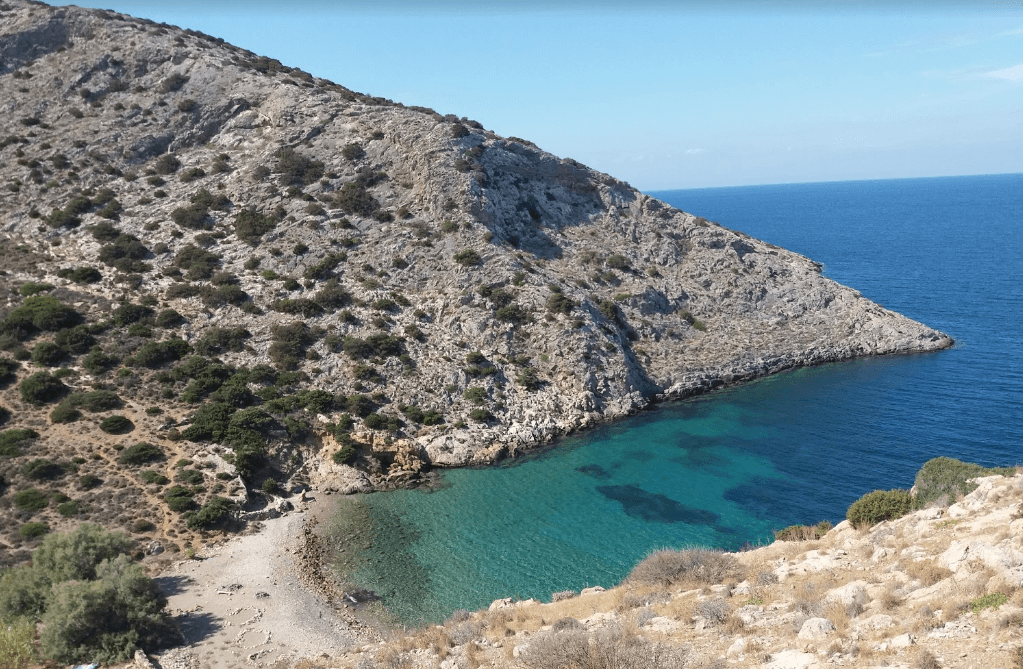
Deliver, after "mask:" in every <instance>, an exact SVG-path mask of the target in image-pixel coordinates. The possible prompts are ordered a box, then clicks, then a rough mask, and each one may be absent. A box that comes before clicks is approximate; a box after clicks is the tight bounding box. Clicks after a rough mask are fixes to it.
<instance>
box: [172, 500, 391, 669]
mask: <svg viewBox="0 0 1023 669" xmlns="http://www.w3.org/2000/svg"><path fill="white" fill-rule="evenodd" d="M291 501H292V502H293V503H294V504H295V507H296V508H295V510H294V511H291V512H289V513H288V514H287V515H284V516H282V517H280V518H274V519H270V520H267V521H264V523H263V527H262V529H260V530H259V531H258V532H255V533H253V534H249V535H246V536H242V537H237V538H233V539H231V540H229V541H227V542H224V543H221V544H218V545H204V546H203V548H202V550H200V551H198V554H197V557H198V558H199V559H195V560H182V561H179V562H175V563H174V564H172V565H171V566H170V567H169V568H168V569H166V570H165V571H164V572H163V573H162V574H161V575H160V576H159V577H157V579H156V580H157V582H158V583H159V584H160V586H161V588H163V590H164V592H165V593H166V594H167V596H168V610H169V611H170V612H171V614H172V615H174V617H175V620H176V622H177V623H178V626H179V627H180V629H181V631H182V633H183V634H184V636H185V641H186V646H183V647H180V648H176V649H172V650H170V651H167V652H165V653H163V654H161V655H160V656H158V657H157V658H155V659H156V660H157V663H158V664H159V666H160V667H162V669H199V668H200V667H201V668H202V669H231V668H233V667H253V666H269V665H272V664H273V663H275V662H276V661H278V660H280V659H289V658H292V659H297V658H307V657H317V656H321V655H322V654H324V653H326V654H327V655H330V656H335V655H337V654H338V653H340V652H342V651H344V650H346V649H351V648H354V647H358V646H362V645H365V644H367V643H372V642H375V641H377V640H378V636H377V634H376V633H375V632H374V630H373V629H372V628H370V627H367V626H366V625H364V624H363V623H362V622H360V620H359V618H362V617H363V616H362V614H361V613H359V618H357V617H356V613H357V612H356V611H355V610H354V609H352V608H349V606H350V605H348V604H346V602H345V600H344V599H343V598H342V597H340V593H337V592H333V589H332V588H331V587H330V583H329V582H327V581H326V580H325V579H323V578H321V577H318V572H319V567H320V564H321V562H322V560H323V558H324V555H323V551H322V549H321V548H320V547H321V546H322V543H321V542H320V541H319V539H318V536H317V535H316V532H315V527H316V525H317V524H318V522H319V519H320V518H322V517H324V516H325V515H326V514H327V513H329V510H330V509H331V508H332V505H331V504H330V497H328V496H324V497H323V498H322V499H313V498H312V497H307V499H306V500H302V499H301V497H300V496H296V497H295V498H294V499H293V500H291Z"/></svg>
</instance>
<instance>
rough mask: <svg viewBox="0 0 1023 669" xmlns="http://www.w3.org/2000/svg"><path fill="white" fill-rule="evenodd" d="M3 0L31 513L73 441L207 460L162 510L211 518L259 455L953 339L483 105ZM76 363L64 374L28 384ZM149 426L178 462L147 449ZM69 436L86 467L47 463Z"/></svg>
mask: <svg viewBox="0 0 1023 669" xmlns="http://www.w3.org/2000/svg"><path fill="white" fill-rule="evenodd" d="M0 26H2V34H0V109H2V111H3V116H2V121H0V124H2V125H3V128H2V130H0V137H2V138H3V139H2V140H0V147H2V153H0V157H2V161H0V170H2V174H0V181H2V182H3V184H2V187H3V188H4V189H5V191H4V192H5V197H3V198H2V199H0V225H2V229H3V236H4V238H5V239H4V241H3V248H2V250H0V254H2V259H3V270H4V272H5V273H4V275H3V281H4V282H5V283H6V284H7V285H8V286H9V287H10V288H11V292H10V294H9V296H8V298H7V303H6V305H3V308H4V309H5V314H6V315H5V317H4V320H3V321H2V323H0V346H2V347H3V348H4V349H6V350H7V351H8V352H9V355H10V356H11V358H15V359H17V360H21V361H23V364H20V365H19V364H15V363H14V362H13V361H12V360H11V358H5V360H6V361H7V362H5V363H4V365H5V369H7V370H8V371H10V374H9V375H8V379H7V383H8V388H7V390H6V391H4V392H3V394H2V396H0V401H2V403H3V405H4V406H6V407H8V408H9V409H10V410H11V413H12V414H13V418H12V419H11V420H10V422H9V425H7V426H6V427H18V428H31V429H33V430H34V431H35V432H36V433H38V434H39V436H38V437H36V438H26V439H21V440H16V441H18V444H20V445H16V446H15V447H12V448H10V449H8V452H7V454H6V455H5V456H4V457H3V459H2V461H0V473H2V475H3V476H4V478H5V480H6V481H7V487H8V488H10V490H9V493H8V494H7V495H4V496H2V497H0V505H4V508H5V509H6V510H10V511H11V512H12V513H15V511H14V506H16V505H14V506H12V502H11V501H10V498H11V497H12V494H13V493H15V492H18V491H24V490H25V489H27V488H29V487H30V486H33V485H37V487H38V485H41V484H36V483H34V482H36V481H40V480H44V481H49V482H48V483H46V485H48V486H50V488H51V492H52V495H51V499H52V498H55V497H56V498H59V497H60V496H61V495H63V496H64V497H73V496H75V495H77V496H78V497H83V494H79V493H74V492H72V491H74V490H78V489H81V485H80V484H79V486H78V487H77V488H76V487H75V486H74V485H72V482H71V478H70V474H71V473H77V474H79V475H80V476H90V475H92V476H98V477H99V478H100V479H103V478H104V477H106V479H108V481H107V483H108V485H109V481H118V482H119V484H116V485H115V487H116V488H117V489H118V491H119V492H118V493H117V494H118V495H122V497H123V499H121V498H118V497H117V495H113V498H116V499H120V500H121V501H114V500H113V499H112V498H111V495H112V493H110V492H109V491H106V492H105V493H104V494H106V495H107V498H104V499H103V500H96V501H94V502H92V504H93V508H96V506H98V505H99V504H100V503H101V501H102V504H104V505H106V506H108V507H111V506H113V507H116V506H117V505H118V504H120V505H121V506H122V507H130V506H132V505H135V504H138V503H140V502H141V501H145V502H146V503H147V504H152V503H153V502H154V501H156V500H159V499H161V498H162V499H166V498H167V489H166V488H164V487H163V486H164V485H166V484H165V483H158V481H159V480H161V479H160V478H158V477H163V478H168V479H169V478H177V479H179V480H180V481H181V482H182V483H187V484H188V485H189V486H191V488H188V486H183V487H185V488H188V490H186V492H189V491H190V492H191V495H192V497H189V500H192V499H193V498H194V501H192V502H190V503H189V504H184V503H181V504H177V505H176V506H177V507H178V508H177V509H175V510H170V509H168V510H165V511H164V513H163V516H162V519H158V520H159V522H156V521H154V522H155V524H156V526H157V529H156V530H153V529H149V530H136V531H148V532H157V533H164V534H161V536H167V535H166V534H165V533H166V532H167V530H168V529H169V530H170V531H172V532H175V533H185V534H186V535H187V530H186V529H185V527H184V525H183V520H184V519H187V518H189V517H190V516H188V517H181V516H179V515H177V511H179V510H187V509H188V508H189V507H190V506H191V507H193V509H194V508H195V507H197V505H198V503H199V502H208V501H209V500H210V495H213V494H220V493H223V494H225V495H229V501H233V502H236V503H241V502H243V501H244V500H245V499H246V498H247V496H248V495H249V494H250V493H251V490H250V488H251V487H252V484H256V485H262V487H263V489H264V490H265V491H267V492H268V493H271V492H273V490H274V489H275V486H276V485H278V482H284V481H290V482H291V483H292V484H300V483H302V482H309V481H311V480H317V481H321V482H323V481H328V482H329V481H332V480H337V481H338V483H337V486H338V487H339V488H341V489H343V490H366V489H370V488H371V487H374V486H377V487H379V486H385V485H393V484H404V483H406V482H408V481H409V480H410V479H412V480H414V479H416V478H417V477H418V476H420V473H421V472H422V471H424V470H425V469H426V468H428V467H429V466H430V465H434V466H458V465H464V464H467V463H473V462H488V461H493V460H495V459H497V458H499V457H503V456H504V455H507V454H514V453H515V452H516V451H518V450H520V449H524V448H529V447H533V446H536V445H539V444H542V443H545V442H548V441H550V440H551V439H553V438H556V437H558V436H560V435H562V434H565V433H567V432H570V431H572V430H575V429H578V428H581V427H584V426H586V425H589V424H592V423H594V422H596V421H600V420H604V419H607V418H613V417H617V416H622V415H625V414H627V413H629V412H632V411H635V410H637V409H640V408H642V407H643V406H646V405H647V404H648V403H649V402H651V401H653V400H655V399H670V398H678V397H684V396H687V395H690V394H692V393H695V392H701V391H705V390H707V389H710V388H712V387H715V386H718V385H721V384H723V383H732V382H736V381H741V380H744V379H750V378H753V377H756V376H759V375H763V374H768V373H772V372H776V371H779V370H782V369H785V368H789V367H792V366H797V365H809V364H817V363H822V362H827V361H833V360H841V359H845V358H850V357H854V356H859V355H877V354H888V353H902V352H910V351H929V350H936V349H941V348H945V347H948V346H950V345H951V344H952V341H951V339H949V338H948V337H947V336H945V335H944V334H942V333H939V332H936V331H934V330H932V329H930V328H927V327H926V326H923V325H921V324H919V323H916V322H914V321H911V320H909V319H907V318H905V317H903V316H901V315H899V314H896V313H893V312H890V311H888V310H885V309H883V308H882V307H880V306H879V305H877V304H874V303H872V302H870V301H869V300H867V299H865V298H863V297H862V296H861V295H860V294H859V293H858V292H856V291H855V290H852V289H850V288H846V287H844V286H841V285H838V284H836V283H835V282H833V281H830V280H829V279H826V278H824V277H822V276H821V275H820V266H819V265H818V264H816V263H814V262H813V261H811V260H809V259H807V258H805V257H802V256H800V255H798V254H795V253H791V252H789V251H785V250H784V249H780V248H777V247H775V246H773V245H771V244H767V243H765V242H762V241H759V240H755V239H751V238H749V237H748V236H746V235H744V234H742V233H739V232H733V231H731V230H727V229H725V228H722V227H720V226H718V225H716V224H714V223H711V222H708V221H706V220H703V219H701V218H698V217H694V216H692V215H690V214H687V213H684V212H681V211H678V210H676V209H673V208H671V207H669V206H667V205H665V204H664V203H662V202H659V201H657V200H655V199H653V198H650V197H647V196H645V195H643V194H642V193H639V192H638V191H636V190H635V189H633V188H631V187H630V186H629V185H628V184H625V183H623V182H620V181H617V180H615V179H613V178H611V177H609V176H607V175H604V174H600V173H598V172H595V171H593V170H590V169H588V168H586V167H585V166H583V165H581V164H579V163H577V162H575V161H573V160H570V159H559V158H557V157H555V156H552V155H550V154H548V153H545V152H544V151H542V150H540V149H539V148H537V147H536V146H535V145H533V144H531V143H530V142H528V141H525V140H521V139H517V138H502V137H499V136H497V135H496V134H494V133H492V132H489V131H487V130H485V129H484V128H483V127H482V126H481V125H480V124H479V123H476V122H474V121H470V120H467V119H464V118H463V119H458V118H457V117H455V116H452V115H448V116H441V115H440V114H438V113H436V112H434V111H432V110H429V109H422V108H411V107H405V106H402V105H400V104H396V103H393V102H391V101H388V100H382V99H379V98H372V97H369V96H366V95H363V94H359V93H355V92H352V91H350V90H348V89H346V88H344V87H342V86H339V85H337V84H334V83H331V82H329V81H325V80H323V79H319V78H316V77H313V76H310V75H309V74H307V73H304V72H301V71H299V70H295V69H292V68H289V67H286V66H284V65H282V64H280V63H279V62H277V61H274V60H272V59H269V58H265V57H259V56H256V55H255V54H252V53H250V52H247V51H244V50H242V49H239V48H236V47H233V46H231V45H229V44H225V43H224V42H223V41H222V40H218V39H215V38H211V37H209V36H206V35H203V34H201V33H196V32H194V31H183V30H179V29H177V28H173V27H170V26H162V25H157V24H154V23H152V22H148V21H144V20H139V19H134V18H131V17H127V16H124V15H120V14H116V13H113V12H109V11H94V10H83V9H78V8H73V7H68V8H59V9H58V8H51V7H48V6H46V5H43V4H37V3H29V2H21V1H17V2H15V1H7V2H4V3H2V4H0ZM61 305H63V306H61ZM29 359H31V360H32V362H29ZM47 368H53V370H56V371H55V374H56V376H57V377H59V379H60V382H59V383H58V384H57V385H62V386H64V387H63V388H59V387H54V388H53V389H52V390H53V392H45V388H44V392H42V393H41V394H38V393H37V394H33V393H32V392H26V389H25V380H26V378H28V377H29V376H30V375H32V374H35V373H36V372H38V371H39V370H45V369H47ZM43 381H46V379H45V378H42V379H41V378H40V377H35V378H34V381H33V382H31V383H34V384H35V386H38V385H39V384H40V383H42V382H43ZM30 385H31V384H30ZM44 385H45V384H44ZM30 390H31V388H30ZM97 390H98V391H106V392H108V393H113V394H114V395H116V397H114V398H113V399H112V400H110V401H109V402H106V403H103V402H99V403H98V404H97V402H98V400H97V399H96V398H97V397H98V396H95V395H93V396H90V397H92V398H93V399H92V400H89V399H88V398H85V397H84V395H83V393H85V392H91V391H97ZM69 393H71V394H70V395H69ZM19 398H20V399H19ZM83 406H84V407H86V409H87V411H88V412H87V413H86V414H82V411H81V408H82V407H83ZM90 406H91V408H89V407H90ZM55 407H56V408H58V409H60V410H59V411H56V412H54V411H53V409H54V408H55ZM118 411H119V413H120V414H126V415H127V417H128V418H129V419H130V420H131V423H130V430H129V426H125V427H124V428H123V429H121V430H120V431H121V432H122V433H123V432H124V431H125V430H129V431H128V432H127V433H126V435H127V436H121V437H110V436H108V434H107V433H108V431H104V432H101V431H100V429H99V425H98V424H99V422H100V419H102V418H109V417H110V415H111V414H112V413H118ZM76 414H77V415H76ZM115 431H116V430H115ZM11 439H13V437H11ZM90 440H91V442H90ZM139 441H144V442H146V443H151V444H153V445H155V446H156V447H157V449H156V451H157V452H155V453H154V454H153V456H152V458H150V459H149V462H150V464H148V465H146V464H145V461H146V458H143V459H142V460H139V461H138V462H128V461H125V459H124V458H122V457H121V451H122V449H124V448H125V447H128V446H130V445H131V444H133V443H136V442H139ZM69 444H70V445H69ZM104 449H106V450H105V451H104ZM98 453H102V455H101V456H100V458H101V459H93V458H94V456H96V455H97V454H98ZM46 458H49V459H50V460H53V461H54V462H57V464H58V465H60V466H61V467H63V469H62V470H61V471H62V473H61V474H59V475H58V474H54V476H53V477H51V478H50V479H38V478H33V477H32V476H31V475H30V474H32V473H33V472H32V470H31V469H30V470H26V469H25V465H27V464H28V463H29V462H30V461H32V460H33V459H46ZM161 458H162V459H161ZM79 460H80V462H79ZM135 460H138V458H135ZM181 461H189V463H190V464H184V465H181V466H175V465H177V464H178V463H179V462H181ZM153 462H156V463H161V464H159V466H157V465H154V464H151V463H153ZM100 465H102V466H103V467H106V469H103V470H102V471H96V472H93V470H92V469H91V468H95V467H99V466H100ZM144 466H149V467H151V469H150V470H147V471H150V472H155V474H154V473H150V474H145V475H143V467H144ZM189 466H193V468H192V469H187V467H189ZM203 469H206V471H205V472H204V471H203ZM54 471H55V470H54ZM104 472H105V473H104ZM239 474H241V475H242V477H241V478H240V477H239V476H238V475H239ZM261 482H266V483H265V484H261ZM90 494H92V493H90ZM231 494H233V496H230V495H231ZM54 496H55V497H54ZM172 496H173V495H172ZM87 497H88V496H87V495H85V496H84V497H83V499H86V498H87ZM88 499H91V498H88ZM88 499H86V502H84V506H85V507H89V501H88ZM250 502H251V498H250ZM171 506H172V507H173V506H175V505H173V504H172V505H171ZM19 508H20V510H18V511H16V513H17V514H21V515H20V516H18V517H20V518H22V519H23V520H27V519H28V518H29V516H32V517H34V518H45V519H46V520H47V522H49V523H51V524H53V525H57V524H59V523H61V522H64V521H62V520H61V519H60V518H59V517H58V516H57V515H56V514H55V513H54V512H53V510H52V507H47V508H46V509H43V510H41V511H39V510H36V511H32V510H30V509H27V508H21V507H19ZM217 508H221V507H217ZM216 510H217V509H214V510H213V511H211V512H210V514H209V517H211V518H213V519H214V520H216V518H217V517H219V516H218V514H216V513H214V511H216ZM26 514H28V515H26ZM33 514H35V515H33ZM204 518H206V516H204ZM108 520H109V522H111V523H114V524H121V525H123V526H125V527H126V528H129V527H135V526H136V525H137V526H138V527H145V524H144V523H143V524H139V523H138V519H137V518H136V519H135V521H132V518H131V514H126V513H121V514H116V513H115V514H114V516H113V517H111V518H109V519H108ZM212 522H213V521H211V523H210V524H212ZM133 523H134V524H133ZM208 525H209V524H204V523H197V522H193V527H192V529H202V528H204V527H206V526H208ZM12 527H13V526H12ZM170 536H175V535H170ZM5 538H6V540H7V541H9V542H10V543H11V545H12V546H13V545H16V544H19V543H22V539H20V538H19V537H18V536H17V534H16V532H15V531H14V530H10V531H9V533H8V534H7V535H5Z"/></svg>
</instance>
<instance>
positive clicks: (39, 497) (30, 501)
mask: <svg viewBox="0 0 1023 669" xmlns="http://www.w3.org/2000/svg"><path fill="white" fill-rule="evenodd" d="M49 504H50V498H49V497H47V496H46V495H45V494H43V493H41V492H39V491H38V490H36V489H35V488H29V489H28V490H22V491H21V492H19V493H17V494H16V495H15V496H14V505H15V506H16V507H18V508H19V509H21V510H22V511H39V510H40V509H45V508H46V507H47V506H49Z"/></svg>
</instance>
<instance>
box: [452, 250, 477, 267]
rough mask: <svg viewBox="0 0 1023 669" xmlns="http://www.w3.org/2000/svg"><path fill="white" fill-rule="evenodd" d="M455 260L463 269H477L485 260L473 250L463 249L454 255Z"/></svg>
mask: <svg viewBox="0 0 1023 669" xmlns="http://www.w3.org/2000/svg"><path fill="white" fill-rule="evenodd" d="M454 260H455V262H456V263H458V264H459V265H462V266H463V267H475V266H476V265H479V264H480V263H481V262H482V261H483V258H481V257H480V254H479V253H477V252H476V251H474V250H473V249H462V250H461V251H459V252H458V253H456V254H455V255H454Z"/></svg>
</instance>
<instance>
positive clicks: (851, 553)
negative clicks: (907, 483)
mask: <svg viewBox="0 0 1023 669" xmlns="http://www.w3.org/2000/svg"><path fill="white" fill-rule="evenodd" d="M1017 471H1018V470H1017ZM976 483H977V484H978V485H977V487H976V489H975V490H974V491H973V492H971V493H970V494H968V495H966V496H965V497H963V498H961V499H960V501H959V502H957V503H954V504H952V505H950V506H948V507H942V506H940V505H932V506H930V507H929V508H926V509H923V510H920V511H916V512H914V513H910V514H909V515H906V516H904V517H902V518H899V519H897V520H892V521H888V522H884V523H880V524H877V525H874V526H871V527H862V528H860V529H856V528H854V527H853V526H852V525H850V523H849V521H848V520H847V521H843V522H842V523H840V524H839V525H838V526H836V527H835V528H834V529H832V530H830V531H828V532H827V533H826V534H824V535H823V536H821V537H820V538H815V539H809V540H798V539H799V537H795V536H790V537H789V538H790V539H796V540H790V541H776V542H775V543H774V544H772V545H770V546H765V547H763V548H758V549H756V550H752V551H747V552H744V553H737V554H721V553H714V552H712V551H704V550H690V551H682V552H675V551H661V552H659V553H655V554H653V555H652V556H651V557H649V558H647V560H645V561H644V562H642V563H640V564H639V565H637V566H636V568H635V570H634V571H633V572H632V574H631V575H630V577H629V578H628V579H627V580H626V581H625V582H624V583H623V584H622V585H620V586H618V587H616V588H612V589H610V590H604V589H602V588H589V589H587V590H583V591H582V592H581V593H576V592H562V593H554V595H553V597H552V600H553V601H552V602H550V603H543V602H537V601H533V600H528V601H519V602H516V601H513V600H510V599H506V600H498V601H495V602H494V603H493V604H492V605H491V606H490V609H489V610H488V611H477V612H474V613H469V612H464V611H463V612H458V613H456V615H454V616H453V617H452V619H451V620H449V621H448V622H447V623H446V624H445V625H443V626H433V627H429V628H427V629H424V630H420V631H418V632H417V633H416V634H414V635H411V636H403V637H400V638H398V639H395V640H393V641H391V642H390V643H379V644H376V645H366V646H363V647H361V648H359V649H358V650H357V651H355V652H349V653H346V654H343V655H341V656H339V657H335V658H333V659H319V660H315V661H307V662H304V663H302V662H300V663H297V664H295V665H294V667H296V669H297V668H299V667H301V668H303V669H314V668H318V669H327V668H332V669H333V668H337V669H340V668H343V667H344V668H351V667H360V668H361V667H395V666H400V667H409V668H412V667H416V668H419V667H436V666H439V667H442V668H443V669H455V668H457V667H519V668H524V669H556V668H560V667H576V668H579V669H608V668H611V667H644V668H649V669H681V668H683V667H688V668H691V669H711V668H713V669H724V667H765V668H767V669H823V668H824V667H848V668H853V667H856V668H874V667H899V668H902V669H943V668H944V669H974V668H975V669H981V668H982V667H983V668H985V669H986V668H988V667H992V668H995V667H1002V668H1004V669H1009V668H1015V669H1018V668H1019V667H1023V542H1021V539H1020V538H1021V536H1023V504H1021V502H1023V475H1021V474H1018V473H1017V474H1016V475H1014V476H989V477H984V478H980V479H977V480H976ZM804 529H807V530H809V529H810V528H804Z"/></svg>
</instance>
